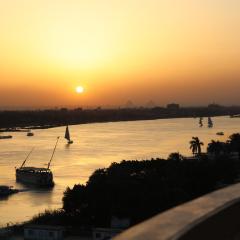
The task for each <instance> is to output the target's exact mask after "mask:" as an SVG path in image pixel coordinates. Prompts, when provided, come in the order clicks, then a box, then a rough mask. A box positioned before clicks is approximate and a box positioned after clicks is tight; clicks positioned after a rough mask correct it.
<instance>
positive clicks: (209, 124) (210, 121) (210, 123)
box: [208, 117, 213, 128]
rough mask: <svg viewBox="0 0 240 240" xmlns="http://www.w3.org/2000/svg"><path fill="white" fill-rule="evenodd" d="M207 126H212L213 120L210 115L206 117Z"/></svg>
mask: <svg viewBox="0 0 240 240" xmlns="http://www.w3.org/2000/svg"><path fill="white" fill-rule="evenodd" d="M208 127H209V128H212V127H213V121H212V119H211V117H208Z"/></svg>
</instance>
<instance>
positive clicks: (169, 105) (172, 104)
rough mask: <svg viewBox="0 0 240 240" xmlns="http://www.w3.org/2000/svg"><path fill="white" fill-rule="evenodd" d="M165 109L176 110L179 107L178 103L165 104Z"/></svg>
mask: <svg viewBox="0 0 240 240" xmlns="http://www.w3.org/2000/svg"><path fill="white" fill-rule="evenodd" d="M167 109H169V110H178V109H180V105H179V104H177V103H169V104H168V105H167Z"/></svg>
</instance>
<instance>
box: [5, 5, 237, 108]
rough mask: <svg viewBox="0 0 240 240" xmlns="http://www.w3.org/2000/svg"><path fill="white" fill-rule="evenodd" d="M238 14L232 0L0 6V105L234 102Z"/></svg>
mask: <svg viewBox="0 0 240 240" xmlns="http://www.w3.org/2000/svg"><path fill="white" fill-rule="evenodd" d="M239 12H240V1H239V0H199V1H198V0H175V1H174V0H0V91H1V94H0V108H5V107H53V106H78V105H80V106H98V105H105V106H107V105H108V106H110V105H111V106H113V105H123V104H124V103H125V102H126V101H127V100H129V99H130V100H132V101H133V102H134V103H136V104H138V105H140V104H141V105H142V104H145V103H146V102H148V101H149V100H153V101H154V102H155V103H157V104H159V105H165V104H166V103H168V102H179V103H180V104H183V105H205V104H208V103H212V102H217V103H220V104H226V105H231V104H235V105H240V95H239V89H240V14H239ZM77 86H82V87H83V88H84V92H83V93H77V92H76V90H75V89H76V87H77Z"/></svg>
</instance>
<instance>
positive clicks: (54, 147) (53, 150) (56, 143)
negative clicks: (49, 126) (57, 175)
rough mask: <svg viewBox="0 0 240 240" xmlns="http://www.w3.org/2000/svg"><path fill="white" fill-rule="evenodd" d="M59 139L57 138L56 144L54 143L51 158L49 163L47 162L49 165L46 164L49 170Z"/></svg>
mask: <svg viewBox="0 0 240 240" xmlns="http://www.w3.org/2000/svg"><path fill="white" fill-rule="evenodd" d="M59 138H60V137H57V142H56V144H55V147H54V149H53V152H52V156H51V158H50V161H49V163H48V169H49V168H50V165H51V162H52V159H53V157H54V154H55V151H56V148H57V144H58V140H59Z"/></svg>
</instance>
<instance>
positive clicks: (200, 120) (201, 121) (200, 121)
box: [199, 117, 203, 127]
mask: <svg viewBox="0 0 240 240" xmlns="http://www.w3.org/2000/svg"><path fill="white" fill-rule="evenodd" d="M202 126H203V117H200V119H199V127H202Z"/></svg>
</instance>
